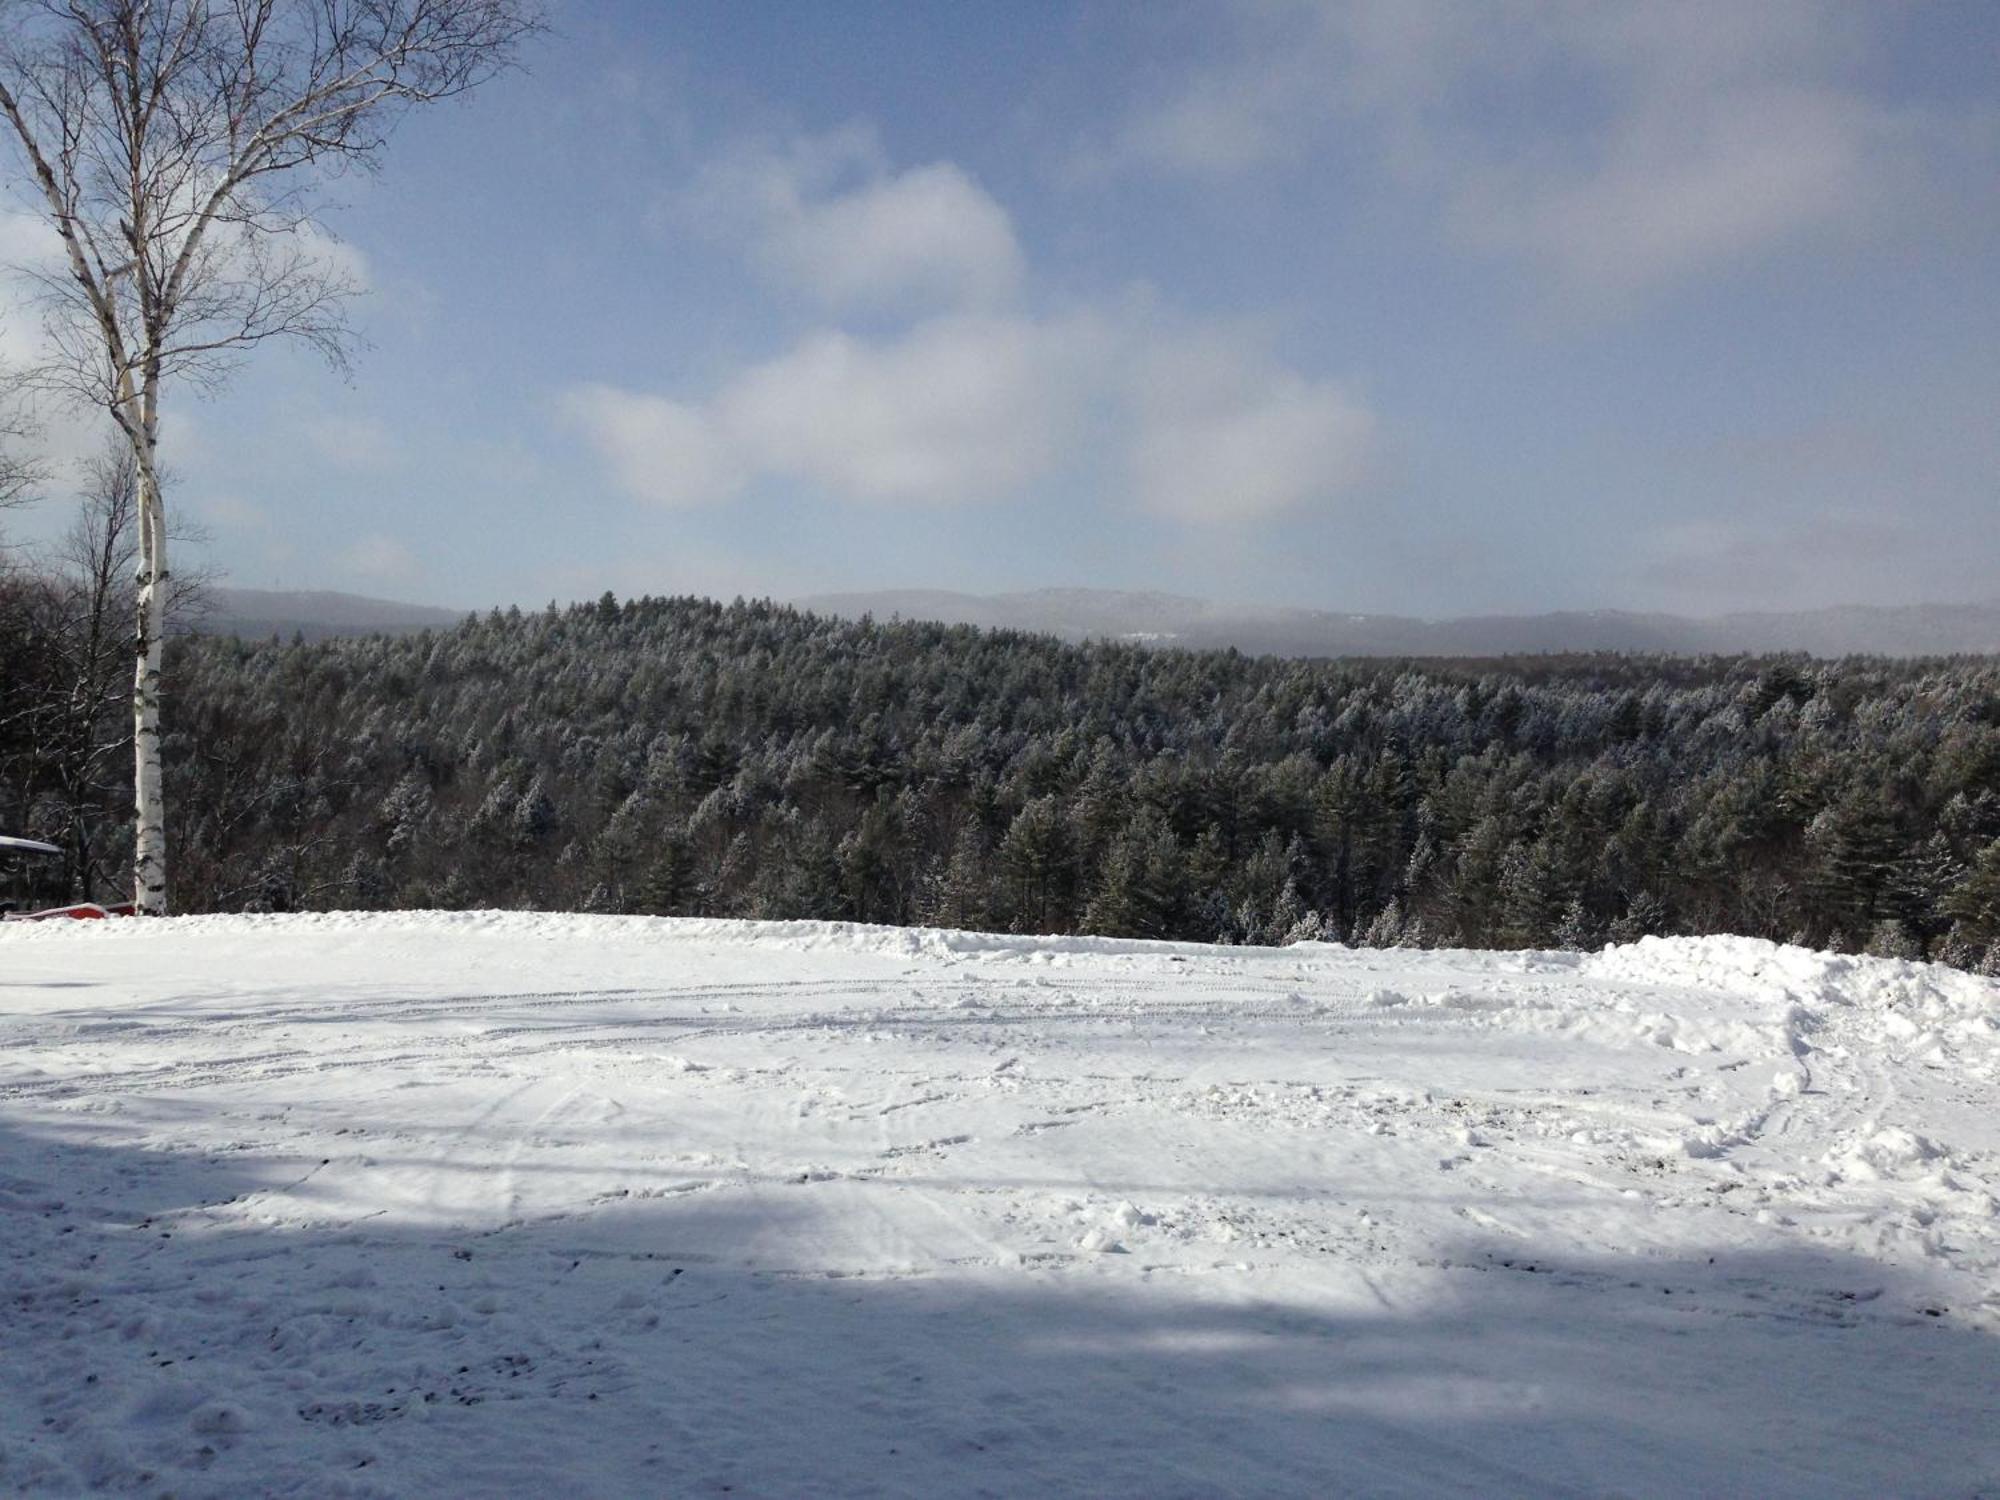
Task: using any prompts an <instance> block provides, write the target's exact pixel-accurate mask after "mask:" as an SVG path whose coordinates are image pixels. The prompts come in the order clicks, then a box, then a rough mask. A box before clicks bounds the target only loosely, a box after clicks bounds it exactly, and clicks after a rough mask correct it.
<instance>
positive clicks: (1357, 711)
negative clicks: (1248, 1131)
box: [168, 596, 2000, 964]
mask: <svg viewBox="0 0 2000 1500" xmlns="http://www.w3.org/2000/svg"><path fill="white" fill-rule="evenodd" d="M174 651H175V654H174V656H173V658H172V660H171V663H170V668H171V673H172V679H171V680H172V682H173V685H174V688H175V691H174V692H173V693H172V695H171V697H170V700H169V701H170V705H171V706H170V710H169V713H170V738H169V742H168V753H169V756H170V774H171V776H172V785H173V787H174V788H175V791H176V800H175V801H174V804H173V806H174V809H175V814H176V826H175V828H174V846H175V848H176V850H177V864H176V869H175V883H176V889H177V899H178V901H179V903H180V905H181V907H182V908H183V909H241V908H253V909H256V908H279V909H283V908H312V907H353V906H359V907H374V906H445V907H466V906H503V907H517V906H538V907H551V908H580V909H591V910H607V911H626V912H659V913H691V914H692V913H702V914H718V915H734V916H757V917H808V916H810V917H847V918H854V919H858V920H862V921H874V922H893V923H934V924H945V925H952V926H966V927H998V928H1014V929H1021V930H1032V931H1045V932H1046V931H1091V932H1102V933H1119V934H1140V935H1161V936H1177V937H1189V938H1198V939H1217V938H1220V939H1223V940H1226V941H1258V942H1272V941H1282V940H1285V939H1287V938H1297V937H1301V936H1310V935H1314V934H1325V935H1327V936H1330V937H1337V938H1343V939H1347V940H1350V941H1354V942H1367V943H1372V944H1388V943H1424V944H1432V945H1442V944H1452V945H1468V946H1473V945H1476V946H1512V945H1536V946H1545V945H1546V946H1556V945H1562V946H1588V945H1593V944H1596V943H1599V942H1601V941H1604V940H1606V939H1607V938H1613V937H1616V938H1627V937H1633V936H1637V935H1639V934H1642V933H1648V932H1662V933H1664V932H1712V931H1732V932H1741V933H1749V934H1757V935H1765V936H1770V937H1775V938H1780V939H1786V938H1796V939H1798V940H1801V941H1804V942H1808V943H1812V944H1815V945H1820V946H1832V947H1836V948H1838V947H1863V946H1865V947H1868V948H1870V949H1872V950H1873V951H1877V952H1896V953H1904V954H1915V953H1918V952H1928V953H1931V954H1935V955H1939V956H1943V957H1947V958H1949V959H1951V960H1953V961H1956V962H1960V963H1975V964H1976V963H1979V962H1981V961H1982V960H1984V959H1985V957H1986V955H1987V953H1988V950H1989V948H1990V947H1991V946H1992V945H1993V943H1994V939H1995V938H1996V937H2000V796H1996V792H2000V666H1996V665H1995V664H1994V663H1993V662H1991V661H1990V660H1958V661H1938V662H1930V663H1890V662H1884V661H1879V660H1850V661H1845V662H1837V663H1806V662H1803V661H1794V660H1779V659H1762V660H1758V659H1720V658H1717V659H1703V660H1692V661H1690V660H1684V659H1665V658H1634V657H1599V658H1575V659H1557V658H1536V659H1530V660H1524V661H1521V662H1517V663H1513V664H1502V663H1493V662H1483V663H1481V662H1468V663H1459V664H1445V663H1437V662H1430V663H1425V664H1423V665H1421V666H1415V665H1407V664H1405V665H1396V664H1382V663H1365V664H1357V663H1345V664H1343V663H1306V662H1298V661H1284V660H1277V659H1249V658H1245V657H1242V656H1239V655H1236V654H1234V653H1230V652H1213V653H1186V652H1174V651H1157V650H1149V649H1145V648H1141V647H1133V646H1118V645H1109V644H1098V645H1067V644H1063V643H1061V642H1058V641H1055V640H1053V639H1049V638H1045V637H1036V636H1028V635H1019V634H1011V633H1006V632H993V633H988V632H981V631H978V630H974V629H971V628H968V627H947V626H940V625H925V624H892V625H885V624H871V623H866V622H842V621H836V620H830V619H826V618H821V617H816V616H812V615H807V614H803V613H800V612H798V611H795V610H793V609H790V608H786V607H781V606H773V605H768V604H747V605H746V604H741V603H738V604H735V605H731V606H722V605H718V604H715V603H711V602H705V601H698V600H687V599H675V600H637V601H631V602H627V603H623V604H619V603H616V602H615V601H613V600H612V599H611V598H610V597H609V596H607V597H606V598H605V599H604V600H603V601H601V602H600V603H599V604H597V605H595V606H578V607H574V608H571V609H569V610H566V611H556V610H553V609H551V610H550V611H548V612H545V613H531V614H525V615H524V614H519V613H514V612H509V613H507V614H505V615H501V614H497V613H496V614H493V615H490V616H487V617H485V618H483V619H477V620H471V621H467V622H466V623H464V624H462V625H460V626H458V627H457V628H454V629H451V630H447V631H443V632H425V633H423V634H419V635H409V636H400V637H378V638H371V639H358V640H333V641H325V642H319V643H312V644H305V645H281V644H276V643H265V644H253V643H248V642H242V641H234V640H216V639H187V640H181V641H178V642H176V643H175V647H174Z"/></svg>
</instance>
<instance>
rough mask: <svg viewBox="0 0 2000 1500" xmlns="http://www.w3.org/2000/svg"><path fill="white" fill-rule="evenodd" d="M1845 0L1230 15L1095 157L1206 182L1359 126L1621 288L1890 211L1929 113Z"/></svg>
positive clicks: (1324, 147) (1451, 223)
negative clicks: (1905, 92)
mask: <svg viewBox="0 0 2000 1500" xmlns="http://www.w3.org/2000/svg"><path fill="white" fill-rule="evenodd" d="M1892 14H1893V13H1892V12H1883V11H1879V10H1878V11H1875V12H1870V11H1869V10H1868V9H1867V8H1866V7H1849V6H1841V5H1836V4H1833V3H1832V0H1757V3H1755V4H1743V3H1741V0H1682V3H1677V4H1672V5H1664V4H1662V5H1613V6H1605V5H1597V4H1588V3H1582V0H1512V3H1508V4H1503V5H1500V6H1486V7H1481V6H1468V5H1463V4H1459V3H1457V0H1349V3H1345V4H1341V5H1307V4H1266V5H1256V6H1245V7H1238V8H1235V9H1233V10H1231V11H1229V12H1228V15H1229V16H1230V18H1231V20H1230V24H1229V25H1228V26H1227V27H1226V29H1225V35H1226V37H1227V40H1226V41H1225V42H1221V43H1219V44H1218V47H1217V49H1216V51H1217V54H1218V55H1217V57H1216V59H1215V60H1213V61H1211V62H1208V63H1206V64H1204V65H1203V66H1201V67H1200V68H1198V69H1197V70H1196V71H1194V72H1193V73H1192V74H1191V75H1190V76H1189V77H1187V78H1186V79H1185V80H1184V81H1183V84H1182V86H1181V87H1180V88H1179V89H1178V90H1177V91H1172V92H1169V93H1168V94H1167V95H1166V96H1165V97H1164V98H1162V99H1160V100H1158V101H1153V102H1148V103H1147V104H1146V105H1144V106H1143V107H1141V108H1139V109H1137V110H1135V111H1134V112H1133V113H1132V114H1131V115H1130V116H1129V117H1128V118H1127V119H1126V121H1125V122H1124V124H1123V126H1122V127H1121V128H1120V130H1119V131H1118V132H1117V133H1116V134H1115V136H1114V137H1113V139H1112V140H1111V142H1110V143H1109V144H1108V145H1106V146H1100V147H1097V148H1095V149H1093V150H1091V151H1089V152H1087V153H1085V157H1084V164H1085V165H1086V166H1088V167H1090V168H1092V169H1096V170H1104V169H1110V168H1119V167H1123V168H1139V169H1145V170H1155V171H1168V172H1184V173H1195V174H1209V175H1214V174H1218V173H1236V172H1242V171H1246V170H1250V169H1255V168H1261V167H1264V166H1266V165H1268V164H1270V163H1272V162H1273V161H1277V160H1281V159H1284V158H1287V157H1296V158H1298V159H1302V160H1303V159H1317V158H1320V157H1323V156H1325V155H1326V154H1327V153H1328V152H1330V151H1338V150H1339V149H1341V146H1342V143H1343V142H1346V141H1354V140H1357V139H1358V140H1361V141H1363V142H1365V146H1364V148H1363V149H1362V150H1360V151H1358V152H1355V157H1356V159H1359V160H1362V161H1365V162H1369V163H1372V164H1375V165H1378V166H1380V167H1381V168H1382V169H1383V170H1385V171H1386V172H1387V174H1388V176H1389V178H1390V180H1391V181H1392V182H1393V183H1394V184H1395V185H1396V186H1398V187H1400V188H1402V189H1404V190H1412V191H1415V192H1417V193H1419V194H1420V195H1422V196H1424V197H1427V198H1429V199H1431V200H1432V201H1433V202H1434V203H1435V204H1436V205H1437V207H1438V209H1439V211H1440V214H1441V216H1442V219H1443V222H1444V224H1445V225H1446V226H1447V228H1448V230H1449V232H1450V233H1451V234H1452V235H1453V236H1454V237H1455V238H1456V239H1458V240H1459V241H1460V242H1461V243H1463V244H1465V245H1467V246H1469V247H1472V248H1475V249H1479V250H1482V251H1487V252H1492V253H1499V254H1507V255H1519V256H1523V257H1526V258H1528V259H1530V260H1533V261H1536V262H1539V263H1540V264H1542V265H1544V266H1545V267H1547V268H1548V269H1549V270H1550V271H1551V272H1552V273H1553V274H1554V275H1555V276H1556V278H1557V279H1558V280H1559V282H1560V283H1561V284H1562V285H1563V286H1564V287H1565V288H1567V289H1569V290H1573V291H1577V292H1581V293H1584V294H1586V295H1593V296H1620V295H1624V294H1627V293H1631V292H1634V291H1638V290H1643V289H1645V288H1647V287H1651V286H1655V285H1660V284H1664V283H1667V282H1670V281H1673V280H1675V279H1677V278H1680V277H1683V276H1687V275H1690V274H1694V273H1698V272H1700V271H1703V270H1705V269H1708V268H1711V267H1715V266H1719V265H1723V264H1726V263H1728V262H1730V261H1733V260H1737V259H1740V258H1743V257H1747V256H1749V255H1751V254H1754V253H1757V252H1761V251H1764V250H1767V249H1769V248H1770V247H1773V246H1775V245H1777V244H1779V243H1781V242H1783V241H1784V240H1786V239H1787V238H1788V237H1792V236H1795V235H1798V234H1802V233H1805V232H1807V231H1810V230H1813V229H1817V228H1822V227H1826V226H1833V225H1840V226H1851V225H1857V224H1863V223H1867V222H1870V221H1874V220H1881V221H1885V222H1886V221H1887V220H1888V219H1889V218H1890V217H1892V216H1891V214H1890V212H1889V210H1890V208H1891V206H1892V205H1893V204H1894V203H1895V202H1896V201H1897V200H1898V198H1899V196H1900V195H1903V194H1905V193H1907V192H1909V191H1911V185H1912V183H1913V182H1917V181H1919V180H1921V179H1922V177H1923V176H1924V145H1925V135H1926V129H1927V122H1926V121H1924V120H1923V119H1921V118H1920V117H1918V116H1917V115H1915V114H1914V113H1912V112H1910V111H1907V110H1901V111H1899V110H1897V109H1894V108H1891V107H1890V106H1889V105H1887V104H1885V103H1884V102H1883V101H1882V100H1881V99H1879V98H1877V97H1875V96H1874V95H1872V94H1871V93H1870V92H1869V91H1868V89H1867V87H1866V86H1865V85H1864V83H1863V82H1862V72H1861V63H1862V61H1863V60H1864V59H1865V56H1866V53H1867V50H1868V40H1869V39H1868V36H1867V35H1866V33H1867V32H1868V31H1869V30H1870V29H1872V28H1873V27H1874V26H1875V25H1877V24H1882V25H1887V24H1891V23H1890V22H1889V21H1888V20H1886V19H1885V16H1887V15H1892Z"/></svg>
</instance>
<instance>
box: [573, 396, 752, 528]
mask: <svg viewBox="0 0 2000 1500" xmlns="http://www.w3.org/2000/svg"><path fill="white" fill-rule="evenodd" d="M557 407H558V410H559V412H560V413H561V415H562V417H563V418H564V419H565V420H566V421H567V422H569V423H570V425H572V426H573V427H576V428H577V429H579V430H580V431H581V432H582V433H583V434H584V436H585V437H586V438H587V439H588V440H589V442H590V444H591V446H592V447H594V448H595V449H596V450H597V453H598V456H599V457H600V458H601V459H603V461H604V463H605V464H606V466H607V467H608V468H609V469H610V470H611V476H612V479H613V480H614V481H615V482H616V483H617V485H618V487H619V488H620V489H622V490H624V491H625V492H626V493H627V494H629V495H632V496H634V497H635V498H637V499H640V500H647V501H651V502H652V503H653V504H655V505H665V506H671V507H679V506H689V505H704V504H708V503H710V502H712V501H717V500H726V499H728V498H730V497H731V496H732V495H734V494H735V493H736V492H737V491H738V490H739V489H741V488H742V487H743V485H744V484H745V483H746V482H747V480H748V477H749V475H748V470H747V469H746V467H745V466H744V465H743V464H742V463H740V462H739V461H738V459H737V456H736V453H735V451H734V449H733V446H732V444H731V442H730V440H729V438H728V437H727V436H726V435H725V434H724V433H722V432H721V431H719V430H718V429H717V427H716V425H715V423H714V422H713V421H712V420H711V419H710V417H709V416H708V414H707V413H706V412H704V411H702V410H701V409H700V408H699V407H694V406H689V405H685V404H683V403H682V402H679V401H670V400H668V399H667V398H666V397H664V396H649V395H644V394H641V393H638V392H634V391H625V390H620V389H618V388H617V387H616V386H609V385H584V386H578V387H577V388H575V389H574V390H571V391H567V392H565V393H564V394H563V396H562V397H561V399H560V400H559V401H558V403H557Z"/></svg>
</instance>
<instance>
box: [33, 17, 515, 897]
mask: <svg viewBox="0 0 2000 1500" xmlns="http://www.w3.org/2000/svg"><path fill="white" fill-rule="evenodd" d="M539 25H540V14H539V5H538V0H0V119H4V120H5V122H6V124H7V126H8V127H10V129H11V133H12V136H13V139H14V144H15V146H16V147H17V148H18V150H17V153H16V154H17V156H18V158H19V162H18V165H19V168H20V172H21V178H22V182H23V185H24V186H25V188H26V194H25V196H26V198H27V201H29V202H30V203H31V204H32V205H33V208H34V210H35V211H36V212H37V213H39V214H40V215H41V216H42V217H43V218H44V219H46V220H47V222H48V223H49V224H50V226H51V227H52V228H54V230H55V231H56V234H57V235H58V237H59V238H60V240H61V243H62V250H63V263H62V266H61V269H60V270H47V271H41V272H30V273H29V274H30V275H31V276H32V278H33V279H34V280H35V281H36V282H37V283H38V285H39V288H40V292H41V296H42V301H43V306H44V309H45V312H46V325H47V332H48V335H49V339H50V341H51V344H52V346H53V348H54V350H55V354H54V357H53V358H52V359H51V361H50V362H49V363H48V365H47V366H46V367H45V368H44V370H43V371H42V372H41V378H42V380H43V383H44V384H45V385H48V386H50V387H53V388H55V389H57V390H59V391H61V392H62V393H64V394H66V395H69V396H71V397H74V398H76V399H78V400H82V401H86V402H91V403H95V404H97V405H100V406H102V407H103V408H104V409H106V410H107V411H109V412H110V414H111V417H112V420H113V421H114V422H115V423H116V424H117V426H118V430H119V432H120V433H121V434H122V435H123V437H124V439H125V442H126V444H127V445H128V446H129V448H130V450H131V455H132V462H133V466H134V475H135V480H136V484H137V490H136V495H135V514H134V520H135V523H136V527H137V547H138V571H137V599H136V603H135V614H136V618H137V622H138V626H137V631H136V634H135V636H134V643H133V648H134V656H135V671H134V676H133V691H132V726H133V734H132V743H133V758H134V797H133V821H134V840H133V842H134V852H133V887H134V890H133V900H134V902H135V903H136V905H137V906H138V909H139V910H140V911H142V912H147V913H153V914H160V913H164V912H165V910H166V905H167V848H166V815H165V803H164V800H163V797H162V791H161V784H160V691H161V683H160V660H161V642H162V637H163V634H164V621H163V614H164V609H165V604H166V587H167V583H168V571H167V540H168V535H167V526H166V514H165V506H164V503H163V500H162V496H161V493H160V483H159V438H160V405H161V400H162V396H163V393H164V391H165V389H166V388H167V386H168V384H169V383H170V382H173V381H176V380H184V381H188V382H192V383H195V384H198V385H199V384H213V383H215V382H218V381H220V380H221V379H223V378H224V377H225V376H226V375H227V374H228V373H229V372H230V371H231V370H232V369H233V368H234V367H235V365H236V364H237V363H238V362H239V361H240V360H241V359H242V358H244V357H245V356H246V355H247V354H248V353H249V352H250V351H252V350H253V349H255V348H257V347H258V346H259V345H261V344H263V343H265V342H266V341H268V340H272V339H289V340H294V341H297V342H302V343H304V344H306V345H308V346H310V347H312V348H313V349H316V350H317V351H318V352H319V353H321V354H322V355H324V356H325V357H326V358H327V359H329V360H331V361H332V362H334V363H335V364H336V366H338V365H340V364H341V363H342V362H343V360H344V358H345V355H346V352H347V349H348V329H347V325H346V323H345V320H344V317H343V307H344V304H345V302H346V300H347V298H348V297H349V296H350V295H351V294H352V293H353V292H354V290H355V288H354V287H353V286H352V285H351V284H350V283H349V281H348V279H347V278H346V277H345V276H344V275H343V274H342V272H341V271H340V270H339V269H338V267H337V265H336V264H335V263H333V262H332V261H331V260H330V259H329V258H328V257H327V256H326V255H325V253H324V250H325V243H324V239H323V236H322V234H321V232H320V231H319V229H318V227H317V223H316V220H315V213H316V212H317V211H318V210H319V209H320V207H321V205H320V203H319V202H318V199H317V194H318V193H319V192H320V191H323V189H324V188H325V186H326V184H327V182H328V180H329V178H330V177H332V176H334V175H337V174H338V173H339V172H341V171H342V170H346V169H352V168H355V167H367V166H370V165H372V164H373V163H374V162H375V161H376V160H377V159H378V157H379V155H380V153H381V151H382V148H383V146H384V145H385V143H386V141H387V138H388V133H389V130H390V128H391V127H392V126H393V125H394V123H395V121H396V120H397V119H398V118H399V117H400V116H401V114H402V113H403V112H404V111H405V110H407V109H409V108H411V107H413V106H415V105H418V104H424V103H429V102H432V101H435V100H439V99H444V98H448V97H451V96H454V95H457V94H461V93H464V92H465V91H466V90H468V89H471V88H473V87H475V86H476V85H478V84H479V83H481V82H483V81H484V80H486V79H488V78H490V77H491V76H493V74H494V73H496V72H497V71H499V70H500V69H502V68H504V67H506V66H507V65H508V63H509V62H510V61H511V60H512V57H513V54H514V49H515V47H516V45H517V44H518V43H519V42H520V41H521V40H522V39H523V38H524V37H525V36H526V35H528V34H529V33H530V32H532V31H534V30H536V29H537V28H538V27H539Z"/></svg>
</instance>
